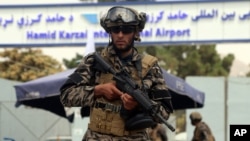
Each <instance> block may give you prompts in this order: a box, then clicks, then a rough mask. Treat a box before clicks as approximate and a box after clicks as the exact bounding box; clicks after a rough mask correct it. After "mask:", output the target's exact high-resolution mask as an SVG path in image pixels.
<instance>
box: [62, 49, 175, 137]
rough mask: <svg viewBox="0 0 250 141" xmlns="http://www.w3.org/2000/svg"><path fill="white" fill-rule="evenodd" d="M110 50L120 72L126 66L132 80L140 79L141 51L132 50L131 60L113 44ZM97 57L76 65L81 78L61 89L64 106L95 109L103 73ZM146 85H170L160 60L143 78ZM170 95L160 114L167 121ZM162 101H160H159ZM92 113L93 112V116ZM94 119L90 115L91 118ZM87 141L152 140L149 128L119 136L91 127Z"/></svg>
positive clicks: (71, 81)
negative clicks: (137, 68) (98, 68)
mask: <svg viewBox="0 0 250 141" xmlns="http://www.w3.org/2000/svg"><path fill="white" fill-rule="evenodd" d="M106 50H107V52H108V61H109V64H110V65H111V66H112V67H113V68H114V69H115V70H116V71H117V72H119V71H120V70H121V66H122V68H123V69H126V70H127V72H129V74H130V75H131V76H132V77H133V79H136V78H138V74H137V73H135V72H134V71H132V70H135V64H134V63H135V61H137V60H139V59H141V58H142V55H140V54H138V52H137V50H136V49H135V48H134V49H133V54H132V58H131V59H129V60H123V61H121V60H120V59H119V57H118V55H117V54H116V52H115V51H114V49H113V47H112V46H109V47H107V48H106ZM93 63H94V58H93V54H90V55H88V56H86V57H84V58H83V60H82V61H81V63H80V64H79V66H78V67H77V69H76V71H75V73H77V74H79V75H80V76H81V81H79V82H78V83H76V82H74V80H71V79H68V81H67V82H66V83H65V84H64V85H63V86H62V88H61V95H60V98H61V102H62V104H63V105H64V106H67V107H86V106H89V107H90V112H92V111H93V107H94V103H95V101H96V98H95V97H94V92H93V91H94V87H95V85H97V84H100V76H101V74H102V73H101V72H99V71H96V70H95V69H94V68H93V65H94V64H93ZM143 84H144V85H145V87H146V88H148V89H149V90H151V89H157V90H166V91H167V86H166V84H165V81H164V79H163V76H162V72H161V69H160V67H159V66H158V64H157V63H155V64H153V66H152V67H151V69H150V70H149V71H148V72H147V73H146V76H145V77H143ZM170 98H171V97H170V96H169V95H168V100H169V101H168V103H167V104H166V105H170V107H165V106H164V108H163V106H160V109H159V112H160V114H161V115H162V116H163V117H164V118H165V119H166V120H167V119H168V118H169V114H170V113H171V112H172V105H171V101H170ZM159 103H160V102H159ZM90 116H91V115H90ZM90 118H91V117H90ZM84 140H88V141H96V140H98V141H119V140H133V141H134V140H135V141H139V140H140V141H147V140H150V138H149V136H148V134H147V132H146V129H144V130H140V131H132V132H131V134H128V135H124V136H117V135H112V134H104V133H99V132H96V131H92V130H90V129H88V130H87V132H86V134H85V136H84Z"/></svg>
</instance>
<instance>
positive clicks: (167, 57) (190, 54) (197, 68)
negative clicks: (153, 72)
mask: <svg viewBox="0 0 250 141" xmlns="http://www.w3.org/2000/svg"><path fill="white" fill-rule="evenodd" d="M153 50H155V51H153ZM140 51H142V52H146V53H148V54H152V52H155V53H153V54H152V55H154V56H157V57H158V59H159V62H160V65H161V67H162V68H164V69H166V70H168V71H169V72H170V73H172V74H175V75H177V76H179V77H182V78H185V77H186V76H228V75H229V73H230V68H231V66H232V63H233V60H234V55H233V54H228V55H227V56H225V57H224V58H221V57H220V55H219V54H218V53H217V51H216V49H215V45H200V46H194V45H192V46H191V45H190V46H187V45H178V46H157V47H154V48H152V47H150V49H140ZM161 62H163V63H161Z"/></svg>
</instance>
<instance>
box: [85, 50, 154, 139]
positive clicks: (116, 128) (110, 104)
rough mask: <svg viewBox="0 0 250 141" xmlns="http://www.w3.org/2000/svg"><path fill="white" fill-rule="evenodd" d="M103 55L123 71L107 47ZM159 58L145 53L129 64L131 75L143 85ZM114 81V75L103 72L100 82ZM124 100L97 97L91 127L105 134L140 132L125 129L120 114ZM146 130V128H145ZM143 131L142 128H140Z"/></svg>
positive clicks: (118, 69)
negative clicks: (144, 78) (137, 60)
mask: <svg viewBox="0 0 250 141" xmlns="http://www.w3.org/2000/svg"><path fill="white" fill-rule="evenodd" d="M101 56H102V57H103V59H104V60H105V61H106V62H108V63H109V64H111V66H113V67H114V69H115V71H121V70H120V69H123V68H121V67H122V66H120V68H119V66H117V62H116V61H115V59H114V58H112V57H110V56H109V54H108V50H107V48H105V49H104V50H102V52H101ZM156 61H157V59H156V58H155V57H153V56H151V55H144V56H143V57H142V59H141V60H139V63H135V64H134V65H132V66H129V67H128V68H129V70H130V75H131V77H132V78H133V79H134V80H135V81H136V82H137V84H138V85H139V86H140V87H142V78H143V77H144V76H146V74H147V73H148V71H149V70H150V69H151V68H152V66H153V65H154V64H155V63H156ZM138 69H139V70H138ZM109 82H113V75H112V74H109V73H101V74H100V78H99V84H104V83H109ZM121 106H122V101H121V100H120V99H118V100H114V101H108V100H106V99H105V98H104V97H100V98H97V99H96V101H95V103H94V106H93V107H92V108H91V111H90V123H89V125H88V126H89V128H90V129H91V130H92V131H96V132H99V133H104V134H112V135H116V136H124V135H131V134H135V133H136V132H138V130H134V131H133V130H129V131H127V130H126V129H125V121H124V119H123V118H122V117H121V116H120V110H121ZM143 130H144V129H143ZM140 131H141V130H140Z"/></svg>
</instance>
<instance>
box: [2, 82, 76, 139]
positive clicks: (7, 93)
mask: <svg viewBox="0 0 250 141" xmlns="http://www.w3.org/2000/svg"><path fill="white" fill-rule="evenodd" d="M15 84H18V82H15V81H9V80H5V79H0V87H1V92H0V93H1V94H0V140H1V141H5V140H8V139H13V140H15V141H45V140H46V139H47V138H49V137H52V136H70V135H71V124H70V123H69V122H68V120H67V119H64V118H61V117H59V116H57V115H55V114H53V113H51V112H48V111H45V110H41V109H36V108H31V107H26V106H20V107H18V108H16V107H15V102H16V96H15V91H14V87H13V86H14V85H15Z"/></svg>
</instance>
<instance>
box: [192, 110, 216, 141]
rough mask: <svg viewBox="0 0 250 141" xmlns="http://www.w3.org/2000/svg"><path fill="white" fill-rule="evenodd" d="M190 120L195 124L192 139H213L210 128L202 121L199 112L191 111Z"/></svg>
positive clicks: (210, 140)
mask: <svg viewBox="0 0 250 141" xmlns="http://www.w3.org/2000/svg"><path fill="white" fill-rule="evenodd" d="M190 120H191V124H192V125H193V126H195V129H194V136H193V138H192V141H215V138H214V136H213V134H212V131H211V129H210V128H209V126H208V125H207V124H206V123H205V122H203V121H202V116H201V114H200V113H199V112H192V113H191V114H190Z"/></svg>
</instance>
